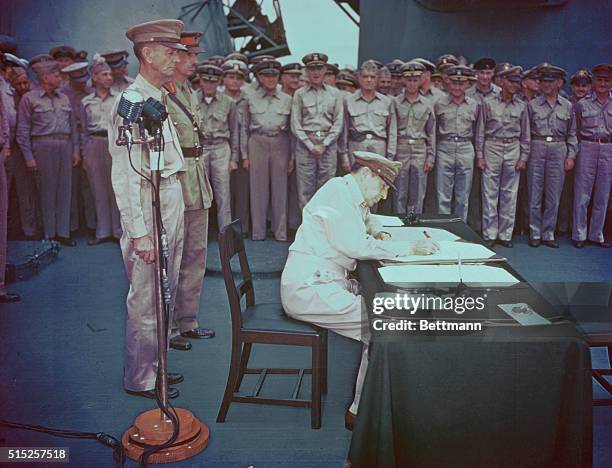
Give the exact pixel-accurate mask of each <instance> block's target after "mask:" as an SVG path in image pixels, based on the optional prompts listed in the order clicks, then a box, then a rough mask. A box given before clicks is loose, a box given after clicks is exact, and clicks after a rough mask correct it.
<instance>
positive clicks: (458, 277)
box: [378, 265, 520, 287]
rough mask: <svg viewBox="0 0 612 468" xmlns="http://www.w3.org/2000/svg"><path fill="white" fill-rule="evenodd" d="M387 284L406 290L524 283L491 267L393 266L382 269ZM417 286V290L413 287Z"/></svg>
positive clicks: (383, 278)
mask: <svg viewBox="0 0 612 468" xmlns="http://www.w3.org/2000/svg"><path fill="white" fill-rule="evenodd" d="M378 272H379V273H380V276H381V278H382V280H383V281H384V282H385V283H393V284H401V285H402V287H422V286H423V284H425V283H427V284H428V285H430V286H431V285H434V284H458V283H459V282H460V281H463V283H464V284H466V285H467V286H471V287H488V286H490V287H500V286H501V287H503V286H512V285H513V284H516V283H519V282H520V281H519V280H518V279H517V278H516V277H515V276H514V275H512V274H511V273H509V272H508V271H506V270H504V269H503V268H499V267H495V266H488V265H391V266H384V267H380V268H379V269H378ZM413 285H414V286H413Z"/></svg>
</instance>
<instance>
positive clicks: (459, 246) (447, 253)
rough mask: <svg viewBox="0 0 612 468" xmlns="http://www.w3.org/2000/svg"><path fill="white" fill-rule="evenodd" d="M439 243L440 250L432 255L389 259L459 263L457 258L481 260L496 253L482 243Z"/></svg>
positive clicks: (463, 260)
mask: <svg viewBox="0 0 612 468" xmlns="http://www.w3.org/2000/svg"><path fill="white" fill-rule="evenodd" d="M439 244H440V250H439V251H438V252H436V253H435V254H433V255H407V256H405V257H397V258H394V259H392V260H391V261H395V262H400V263H410V262H417V263H422V262H424V261H426V262H428V263H435V262H453V263H459V259H461V261H462V262H465V261H467V260H482V259H486V258H491V257H493V256H495V255H496V254H495V252H493V251H492V250H490V249H487V248H486V247H485V246H484V245H481V244H473V243H471V242H452V241H440V242H439Z"/></svg>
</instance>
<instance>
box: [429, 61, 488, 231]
mask: <svg viewBox="0 0 612 468" xmlns="http://www.w3.org/2000/svg"><path fill="white" fill-rule="evenodd" d="M446 73H447V75H448V79H449V94H448V95H447V96H445V97H444V98H442V99H440V100H439V101H438V102H436V103H435V104H434V113H435V115H436V121H437V125H438V131H437V135H438V137H437V149H436V154H437V160H436V188H437V190H436V192H437V196H438V212H439V213H443V214H450V213H451V206H452V200H453V197H454V200H455V213H456V214H457V216H459V217H460V218H461V219H463V220H464V221H466V220H467V215H468V207H469V196H470V190H471V188H472V177H473V171H474V146H473V144H472V141H473V139H474V128H475V126H476V124H477V121H478V119H479V116H480V105H479V103H478V101H476V100H475V99H473V98H471V97H469V96H466V95H465V91H466V89H467V88H468V87H469V85H470V81H469V78H470V77H471V76H473V75H474V72H473V70H472V69H471V68H468V67H465V66H463V65H455V66H452V67H450V68H449V69H448V71H447V72H446ZM459 116H461V117H460V118H459Z"/></svg>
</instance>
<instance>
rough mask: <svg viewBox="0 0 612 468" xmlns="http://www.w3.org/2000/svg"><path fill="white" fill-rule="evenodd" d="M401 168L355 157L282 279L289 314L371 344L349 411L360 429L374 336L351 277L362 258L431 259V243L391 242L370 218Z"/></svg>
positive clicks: (316, 208) (306, 217)
mask: <svg viewBox="0 0 612 468" xmlns="http://www.w3.org/2000/svg"><path fill="white" fill-rule="evenodd" d="M400 167H401V163H399V162H395V161H390V160H388V159H387V158H385V157H384V156H381V155H378V154H376V153H369V152H366V151H357V152H355V164H354V165H353V167H352V170H351V173H350V174H347V175H346V176H344V177H335V178H333V179H331V180H330V181H329V182H327V183H326V184H325V185H324V186H323V187H321V188H320V189H319V190H318V191H317V193H315V194H314V196H313V197H312V199H311V200H310V201H309V202H308V203H307V204H306V206H305V207H304V210H303V212H302V216H303V222H302V225H301V226H300V228H299V229H298V231H297V234H296V236H295V242H294V243H293V244H291V246H290V247H289V257H288V258H287V263H286V265H285V268H284V270H283V275H282V277H281V300H282V303H283V307H284V309H285V312H286V313H287V315H289V316H291V317H293V318H295V319H298V320H302V321H304V322H310V323H314V324H316V325H318V326H320V327H324V328H328V329H330V330H333V331H335V332H337V333H339V334H340V335H343V336H346V337H348V338H352V339H354V340H360V341H362V342H363V343H364V346H363V351H362V355H361V365H360V367H359V373H358V375H357V382H356V386H355V399H354V401H353V404H352V405H351V406H350V408H349V409H348V411H347V413H346V420H345V423H346V427H347V429H349V430H350V429H352V426H353V421H354V419H355V416H356V414H357V408H358V406H359V399H360V396H361V389H362V387H363V382H364V378H365V373H366V369H367V366H368V341H369V333H368V327H367V324H365V323H364V322H363V317H364V316H365V315H366V313H365V302H364V300H363V298H362V296H361V295H360V293H359V284H358V283H357V281H355V280H353V279H348V273H349V272H351V271H354V270H355V268H356V266H357V260H371V259H389V258H395V257H399V256H401V255H409V254H410V255H429V254H432V253H434V252H436V251H437V250H438V248H439V246H438V244H437V243H436V242H435V241H433V240H431V239H424V240H420V241H414V242H388V241H386V239H387V236H388V234H386V233H383V232H381V231H380V229H379V227H378V226H376V225H375V222H374V219H373V218H372V217H371V216H370V207H372V206H374V205H376V203H378V202H379V201H380V200H383V199H385V198H386V197H387V191H388V189H389V187H392V188H394V189H395V187H394V186H393V180H394V179H395V178H396V177H397V174H398V172H399V169H400Z"/></svg>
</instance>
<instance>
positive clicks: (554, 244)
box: [542, 240, 559, 249]
mask: <svg viewBox="0 0 612 468" xmlns="http://www.w3.org/2000/svg"><path fill="white" fill-rule="evenodd" d="M542 244H544V245H545V246H546V247H550V248H551V249H558V248H559V243H558V242H557V241H555V240H543V241H542Z"/></svg>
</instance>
